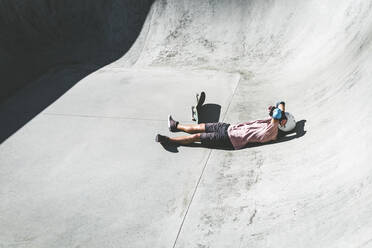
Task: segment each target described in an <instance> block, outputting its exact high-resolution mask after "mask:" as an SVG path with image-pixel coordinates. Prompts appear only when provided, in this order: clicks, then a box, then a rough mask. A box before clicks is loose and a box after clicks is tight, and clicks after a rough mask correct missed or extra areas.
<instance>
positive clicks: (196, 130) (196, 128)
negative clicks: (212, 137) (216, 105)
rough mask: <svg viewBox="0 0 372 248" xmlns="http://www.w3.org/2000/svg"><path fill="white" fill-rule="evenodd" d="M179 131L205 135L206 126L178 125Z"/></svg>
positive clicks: (201, 124) (202, 124)
mask: <svg viewBox="0 0 372 248" xmlns="http://www.w3.org/2000/svg"><path fill="white" fill-rule="evenodd" d="M177 129H178V130H180V131H184V132H186V133H204V132H205V124H204V123H200V124H181V123H178V125H177Z"/></svg>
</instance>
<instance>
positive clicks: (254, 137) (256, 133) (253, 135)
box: [227, 118, 279, 149]
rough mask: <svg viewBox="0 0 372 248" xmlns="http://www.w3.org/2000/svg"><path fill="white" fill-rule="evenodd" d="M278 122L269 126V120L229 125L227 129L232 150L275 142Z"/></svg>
mask: <svg viewBox="0 0 372 248" xmlns="http://www.w3.org/2000/svg"><path fill="white" fill-rule="evenodd" d="M278 125H279V124H278V122H276V123H274V124H271V118H268V119H265V120H257V121H249V122H244V123H240V124H236V125H230V126H229V128H228V129H227V133H228V135H229V138H230V141H231V143H232V145H233V146H234V149H241V148H243V147H244V146H246V145H247V144H248V143H256V142H259V143H265V142H268V141H271V140H275V139H276V137H277V135H278Z"/></svg>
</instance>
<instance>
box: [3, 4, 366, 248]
mask: <svg viewBox="0 0 372 248" xmlns="http://www.w3.org/2000/svg"><path fill="white" fill-rule="evenodd" d="M123 2H125V1H123ZM123 28H124V26H123ZM371 51H372V1H364V0H356V1H351V0H339V1H333V0H332V1H320V0H317V1H315V0H313V1H294V0H293V1H280V0H277V1H258V0H257V1H243V0H242V1H238V0H237V1H225V0H223V1H217V0H216V1H197V0H187V1H186V0H185V1H181V0H168V1H164V0H163V1H160V0H159V1H155V2H154V3H153V5H152V7H151V9H150V11H149V13H148V15H147V18H146V21H145V22H144V24H143V27H142V30H141V32H140V34H139V36H138V38H137V39H136V42H135V43H134V44H133V46H132V47H131V49H130V50H129V51H128V52H127V53H126V54H125V55H124V56H123V57H122V58H120V59H118V60H116V61H115V62H113V63H111V64H109V65H106V66H105V67H103V68H100V69H99V70H97V71H96V72H94V73H92V74H90V75H89V76H87V77H85V78H84V79H82V80H80V81H76V82H75V83H76V84H75V83H74V84H73V85H71V88H70V89H68V90H66V91H67V92H66V93H65V94H63V95H62V96H61V97H56V98H55V99H54V100H55V101H53V103H52V104H50V105H48V106H47V108H45V109H43V110H42V111H41V112H40V113H39V114H38V115H36V116H35V117H34V118H32V120H30V121H29V122H27V123H24V124H25V125H24V126H23V127H22V128H20V129H19V130H18V131H16V132H13V133H12V135H10V136H9V137H8V138H7V139H5V140H4V142H3V143H1V144H0V223H1V225H0V247H184V248H189V247H197V248H203V247H204V248H207V247H211V248H212V247H213V248H215V247H293V248H295V247H296V248H297V247H327V248H328V247H334V248H336V247H355V248H356V247H372V222H371V221H370V220H371V219H372V190H371V186H372V167H371V162H370V161H371V158H372V157H371V150H372V142H371V140H372V132H371V131H370V128H369V127H370V123H371V122H372V114H371V106H372V105H371V100H370V97H371V96H372V84H371V77H372V70H371V67H372V56H371ZM48 73H50V71H49V72H45V74H44V77H43V76H42V77H40V78H39V79H38V80H35V81H33V82H32V83H31V84H30V86H29V87H28V88H24V89H23V90H21V91H19V92H18V93H17V94H16V95H14V96H13V97H11V98H9V99H8V100H7V101H6V102H5V103H4V104H3V105H2V107H1V111H0V113H1V114H2V116H6V117H7V116H8V115H9V113H13V112H12V111H16V110H14V108H12V106H14V104H15V103H19V102H20V101H21V102H22V99H26V100H24V101H25V102H23V105H27V101H31V100H30V99H34V98H35V95H37V94H36V93H32V92H38V90H37V89H42V88H43V87H45V86H46V85H49V84H51V85H53V83H56V82H61V81H59V80H60V79H58V80H57V79H55V76H54V77H52V76H50V74H48ZM53 75H56V74H53ZM58 75H63V74H58ZM45 78H47V80H45ZM62 78H63V77H62ZM62 82H63V80H62ZM201 90H204V91H206V93H207V100H206V103H207V104H210V105H213V106H218V107H219V108H218V109H219V111H218V112H217V115H216V116H217V119H218V120H219V121H224V122H229V123H238V122H243V121H248V120H254V119H259V118H265V117H266V116H267V107H268V106H269V105H271V104H274V103H275V102H276V101H278V100H284V101H286V104H287V105H286V108H287V111H289V112H291V113H292V114H293V115H294V116H295V118H296V120H297V128H296V131H295V132H294V133H291V134H289V135H287V136H286V137H283V138H281V139H279V140H278V141H277V142H273V143H269V144H265V145H260V146H252V147H247V148H246V149H242V150H238V151H228V150H219V149H208V148H203V147H200V146H192V147H178V148H175V149H168V148H167V149H165V148H164V147H162V146H161V145H159V144H157V143H155V141H154V138H155V135H156V134H157V133H162V134H167V135H171V136H178V135H181V134H180V133H175V134H172V133H169V131H168V130H167V121H166V117H167V115H168V114H172V115H173V116H174V117H175V119H177V120H180V121H182V122H185V123H191V120H190V106H191V105H192V104H193V102H194V94H195V93H196V92H199V91H201ZM30 92H31V93H30ZM30 94H31V95H33V97H30V98H28V97H25V96H29V95H30ZM17 106H18V105H17Z"/></svg>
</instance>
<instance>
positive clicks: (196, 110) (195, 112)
mask: <svg viewBox="0 0 372 248" xmlns="http://www.w3.org/2000/svg"><path fill="white" fill-rule="evenodd" d="M204 101H205V92H204V91H202V92H201V93H200V94H196V104H195V106H191V119H192V120H193V121H196V122H197V123H199V119H200V118H199V117H200V116H199V115H200V108H201V106H202V105H203V103H204Z"/></svg>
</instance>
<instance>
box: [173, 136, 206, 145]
mask: <svg viewBox="0 0 372 248" xmlns="http://www.w3.org/2000/svg"><path fill="white" fill-rule="evenodd" d="M169 141H171V142H173V143H177V144H180V145H189V144H191V143H194V142H200V133H197V134H193V135H188V136H181V137H174V138H171V137H170V138H169Z"/></svg>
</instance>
